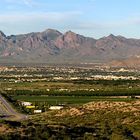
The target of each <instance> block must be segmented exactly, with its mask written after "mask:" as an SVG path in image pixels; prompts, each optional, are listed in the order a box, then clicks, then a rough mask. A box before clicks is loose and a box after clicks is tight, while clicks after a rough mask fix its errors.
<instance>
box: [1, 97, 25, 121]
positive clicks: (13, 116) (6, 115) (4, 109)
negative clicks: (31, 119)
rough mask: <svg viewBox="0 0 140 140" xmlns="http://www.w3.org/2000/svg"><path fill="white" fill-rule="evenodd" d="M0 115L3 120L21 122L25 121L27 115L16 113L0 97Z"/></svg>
mask: <svg viewBox="0 0 140 140" xmlns="http://www.w3.org/2000/svg"><path fill="white" fill-rule="evenodd" d="M0 115H1V116H3V119H6V120H13V121H21V120H25V119H27V118H28V117H27V115H24V114H21V113H18V112H17V111H16V110H15V109H14V108H13V107H12V106H11V105H10V104H9V103H8V102H7V100H5V98H4V97H3V96H2V95H0Z"/></svg>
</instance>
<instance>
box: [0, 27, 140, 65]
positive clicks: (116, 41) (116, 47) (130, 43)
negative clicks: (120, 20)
mask: <svg viewBox="0 0 140 140" xmlns="http://www.w3.org/2000/svg"><path fill="white" fill-rule="evenodd" d="M138 56H140V39H128V38H125V37H123V36H114V35H112V34H111V35H109V36H107V37H103V38H100V39H94V38H91V37H85V36H82V35H79V34H76V33H74V32H72V31H68V32H66V33H64V34H63V33H61V32H59V31H57V30H54V29H47V30H45V31H43V32H36V33H34V32H33V33H28V34H21V35H11V36H6V35H5V34H4V33H3V32H2V31H0V63H5V62H6V63H12V62H14V63H56V64H57V63H94V62H106V63H110V62H113V63H112V65H113V64H114V62H115V61H116V62H117V61H126V60H129V61H130V59H131V58H132V59H131V61H133V60H134V58H135V57H136V58H137V59H140V58H139V57H138ZM135 62H136V60H134V63H135ZM131 63H133V62H131ZM137 63H139V61H137ZM110 64H111V63H110ZM114 65H115V64H114ZM127 65H129V63H127ZM137 65H138V64H137Z"/></svg>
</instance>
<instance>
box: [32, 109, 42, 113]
mask: <svg viewBox="0 0 140 140" xmlns="http://www.w3.org/2000/svg"><path fill="white" fill-rule="evenodd" d="M34 113H42V110H34Z"/></svg>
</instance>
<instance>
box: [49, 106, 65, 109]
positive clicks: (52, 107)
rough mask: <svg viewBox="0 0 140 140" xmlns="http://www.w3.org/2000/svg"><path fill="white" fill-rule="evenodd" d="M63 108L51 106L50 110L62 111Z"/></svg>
mask: <svg viewBox="0 0 140 140" xmlns="http://www.w3.org/2000/svg"><path fill="white" fill-rule="evenodd" d="M62 108H63V106H50V108H49V109H50V110H60V109H62Z"/></svg>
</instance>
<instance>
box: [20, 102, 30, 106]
mask: <svg viewBox="0 0 140 140" xmlns="http://www.w3.org/2000/svg"><path fill="white" fill-rule="evenodd" d="M21 105H22V106H30V105H32V103H31V102H24V101H21Z"/></svg>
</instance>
